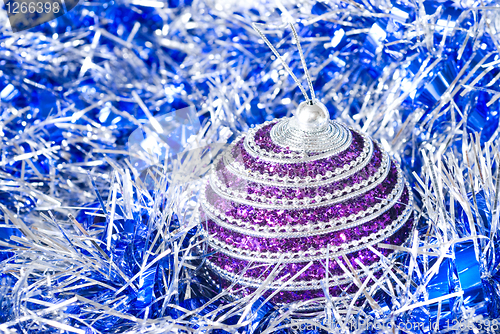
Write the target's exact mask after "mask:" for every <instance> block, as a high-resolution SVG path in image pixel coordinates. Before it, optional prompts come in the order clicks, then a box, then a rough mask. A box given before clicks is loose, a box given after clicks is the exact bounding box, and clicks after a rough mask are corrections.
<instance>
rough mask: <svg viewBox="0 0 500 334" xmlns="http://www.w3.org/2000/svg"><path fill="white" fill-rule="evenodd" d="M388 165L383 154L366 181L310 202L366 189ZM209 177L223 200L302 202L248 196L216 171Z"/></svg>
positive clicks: (291, 203) (284, 203) (296, 203)
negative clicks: (233, 187)
mask: <svg viewBox="0 0 500 334" xmlns="http://www.w3.org/2000/svg"><path fill="white" fill-rule="evenodd" d="M388 165H389V155H388V154H386V153H385V152H384V155H383V158H382V162H381V164H380V166H379V168H378V170H377V171H376V172H375V174H373V175H372V176H370V177H369V178H368V179H366V180H363V181H361V182H360V183H357V184H354V185H352V186H350V187H346V188H343V189H341V190H336V191H335V192H334V193H329V194H327V195H324V196H319V195H317V196H315V197H314V198H311V200H314V201H315V202H316V203H321V202H324V201H328V200H330V199H331V198H332V197H333V196H340V195H341V194H342V193H347V192H351V191H355V190H358V189H359V188H360V187H366V186H367V185H368V184H370V183H371V182H374V181H376V180H377V179H378V178H379V177H380V176H381V175H382V174H383V173H384V172H385V170H386V168H387V166H388ZM209 177H210V184H211V186H212V188H213V189H215V188H217V191H216V192H217V193H218V194H219V193H220V194H221V195H220V196H221V197H224V198H230V197H236V198H245V197H247V196H250V197H251V198H252V199H253V200H258V202H257V203H262V202H271V203H272V204H274V205H294V206H295V205H300V204H299V201H302V200H299V199H294V200H290V199H284V198H283V199H278V198H275V197H274V196H273V197H271V198H269V197H267V196H263V195H256V194H248V193H246V192H240V191H238V190H235V189H232V188H230V187H227V186H226V185H225V182H224V181H222V180H221V179H220V178H219V177H218V175H217V172H216V171H212V172H211V173H210V174H209ZM283 188H284V187H283ZM284 189H297V188H284Z"/></svg>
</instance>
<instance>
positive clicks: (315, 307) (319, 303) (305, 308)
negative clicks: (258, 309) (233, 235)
mask: <svg viewBox="0 0 500 334" xmlns="http://www.w3.org/2000/svg"><path fill="white" fill-rule="evenodd" d="M205 276H206V277H207V280H209V281H210V282H211V284H212V285H213V286H219V285H218V282H216V281H215V280H214V279H212V278H211V277H210V275H209V274H208V269H205ZM225 293H226V295H227V297H228V298H230V299H232V300H239V299H241V296H237V295H235V294H234V293H232V292H231V291H228V290H225ZM352 296H354V294H346V295H343V296H341V297H332V298H331V299H332V300H333V301H334V302H340V303H345V304H346V305H349V303H350V301H351V300H352ZM313 301H314V303H315V304H312V305H302V306H300V307H298V308H297V310H299V311H301V312H312V311H323V309H324V305H325V303H326V299H325V298H324V297H320V298H315V299H314V300H313ZM275 305H277V306H278V307H282V306H286V305H288V303H276V304H275Z"/></svg>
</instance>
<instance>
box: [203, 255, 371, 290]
mask: <svg viewBox="0 0 500 334" xmlns="http://www.w3.org/2000/svg"><path fill="white" fill-rule="evenodd" d="M206 264H207V266H208V267H209V268H210V270H212V271H213V272H215V273H216V274H217V275H219V276H221V277H222V278H224V279H225V280H227V281H231V282H236V281H237V282H238V284H241V285H244V286H246V287H250V288H258V287H260V286H261V285H262V284H263V283H264V280H259V279H255V278H248V277H242V276H240V275H235V274H233V273H231V272H229V271H227V270H224V269H222V268H220V267H219V266H217V265H216V264H214V263H212V262H211V261H210V260H209V259H206ZM377 266H379V264H378V263H373V264H371V265H370V266H368V267H367V268H368V269H370V270H373V269H375V268H376V267H377ZM364 272H365V271H364V270H363V269H360V270H357V271H356V273H357V275H358V277H362V278H363V277H366V276H367V274H365V273H364ZM328 278H329V281H328V286H329V287H332V286H338V285H342V284H346V283H350V282H352V278H351V276H350V275H347V274H345V273H344V274H343V275H339V276H335V275H333V276H332V275H331V274H330V275H329V276H328ZM322 281H323V280H311V281H295V282H292V283H289V284H287V286H286V287H285V288H283V289H282V290H283V291H304V290H318V289H321V282H322ZM283 283H285V282H284V281H283V282H278V283H275V284H270V285H269V288H270V289H274V290H276V289H278V288H280V287H281V286H282V285H283Z"/></svg>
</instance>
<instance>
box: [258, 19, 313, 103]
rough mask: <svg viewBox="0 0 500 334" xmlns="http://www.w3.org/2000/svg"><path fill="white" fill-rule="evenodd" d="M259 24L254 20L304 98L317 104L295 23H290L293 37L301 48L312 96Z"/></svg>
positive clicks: (301, 57)
mask: <svg viewBox="0 0 500 334" xmlns="http://www.w3.org/2000/svg"><path fill="white" fill-rule="evenodd" d="M258 25H261V26H262V25H263V24H260V23H255V22H253V23H252V27H253V29H254V30H255V31H256V32H257V33H258V34H259V36H260V37H261V38H262V40H263V41H264V42H265V43H266V44H267V46H268V47H269V48H270V49H271V51H272V52H273V53H274V55H275V56H276V57H277V58H278V59H279V60H280V61H281V64H282V65H283V67H284V68H285V69H286V71H287V72H288V74H290V76H291V77H292V79H293V80H294V81H295V83H296V84H297V86H298V87H299V89H300V91H301V92H302V95H304V98H305V99H306V103H307V104H309V105H313V104H315V103H316V95H315V94H314V88H313V85H312V80H311V76H310V74H309V71H308V69H307V65H306V60H305V57H304V53H303V52H302V47H301V45H300V41H299V35H298V34H297V30H296V29H295V27H294V26H293V24H292V23H289V25H290V28H291V29H292V34H293V37H294V39H295V42H296V43H297V48H298V50H299V55H300V61H301V63H302V67H303V68H304V73H305V75H306V78H307V83H308V85H309V90H310V92H311V98H309V96H308V95H307V91H306V90H305V89H304V87H303V86H302V84H301V83H300V81H299V79H298V78H297V77H296V76H295V74H294V73H293V71H292V69H291V68H290V67H289V66H288V64H287V63H286V62H285V60H284V59H283V57H281V55H280V54H279V52H278V50H276V48H275V47H274V46H273V45H272V44H271V42H270V41H269V39H268V38H267V37H266V35H265V34H264V32H263V31H262V30H261V29H259V27H258Z"/></svg>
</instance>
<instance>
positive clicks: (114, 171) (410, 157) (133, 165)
mask: <svg viewBox="0 0 500 334" xmlns="http://www.w3.org/2000/svg"><path fill="white" fill-rule="evenodd" d="M291 18H293V20H294V23H295V25H296V27H297V30H298V32H299V36H300V40H301V42H302V47H303V50H304V54H305V58H306V61H307V64H308V66H309V68H310V71H311V74H312V77H313V84H314V89H315V91H316V95H317V97H318V99H319V100H321V101H322V102H323V103H324V104H325V105H326V106H327V108H328V110H329V111H330V113H331V114H332V115H331V117H332V118H334V119H337V120H339V121H341V122H343V123H345V124H347V125H349V126H352V127H353V128H356V129H358V130H360V131H362V132H364V133H367V134H368V135H370V136H372V137H373V138H374V139H376V140H378V141H379V142H380V143H381V145H382V146H383V148H384V150H386V151H388V152H389V153H390V154H391V155H392V156H393V158H394V159H396V160H397V161H399V162H400V164H401V166H402V169H403V171H404V173H405V174H406V177H407V179H409V180H410V181H411V183H412V185H413V187H414V196H415V199H416V205H415V206H416V209H415V212H414V216H415V219H416V220H417V221H418V228H417V229H416V230H414V231H413V235H412V237H411V240H410V241H409V242H408V243H407V244H405V245H404V246H403V247H398V249H397V252H396V253H394V254H397V255H394V256H391V257H388V258H386V257H384V256H383V255H382V254H380V256H381V266H383V268H384V274H383V275H382V276H381V277H378V278H375V277H373V275H372V278H373V279H374V280H375V281H376V285H377V287H378V289H377V290H376V291H377V292H376V293H374V294H372V295H371V294H368V293H366V291H365V292H363V291H364V290H363V287H362V283H361V282H359V280H356V278H355V277H353V282H354V283H355V284H359V286H360V289H359V293H357V294H356V296H355V297H354V299H353V300H352V302H351V303H350V304H349V305H339V304H338V302H337V301H336V300H335V299H334V298H330V297H329V295H328V292H327V291H325V292H326V293H325V298H327V303H326V307H325V309H324V310H323V311H318V312H316V313H314V314H307V315H306V314H302V313H300V312H298V311H297V309H298V305H296V304H291V305H288V306H283V307H276V306H275V305H273V304H271V303H270V302H269V301H268V300H267V299H266V298H265V297H263V296H264V292H265V291H266V286H265V283H264V286H262V287H261V288H260V289H257V290H256V291H255V293H253V294H250V295H249V296H246V297H245V298H242V299H239V300H232V299H231V298H228V296H227V293H226V291H225V290H224V289H222V288H221V287H220V286H218V285H217V284H214V283H212V282H211V281H209V280H207V278H206V277H205V276H203V275H202V274H201V273H202V272H203V270H201V268H203V266H204V259H205V257H206V256H208V255H210V254H207V253H206V252H205V253H203V250H205V251H206V247H205V246H204V245H205V241H204V239H203V238H202V237H201V227H200V223H199V220H198V217H197V215H196V212H197V207H198V205H199V204H198V197H199V191H200V188H201V182H202V180H201V179H202V177H204V176H205V175H206V173H207V171H208V170H209V169H210V166H211V163H212V162H213V161H214V159H215V158H216V157H217V156H218V155H219V153H220V152H221V151H222V150H223V149H224V148H225V147H226V146H227V145H228V144H229V143H231V142H232V141H233V140H234V139H235V138H236V137H237V136H238V135H239V134H240V133H242V132H244V131H246V130H248V129H249V128H250V127H253V126H254V125H257V124H260V123H262V122H264V121H268V120H272V119H274V118H276V117H283V116H285V115H290V113H291V111H292V110H294V109H295V108H296V107H297V105H298V103H300V102H301V100H302V97H301V93H300V90H299V89H298V88H297V85H296V84H295V83H294V82H293V80H292V79H291V78H289V77H288V74H287V73H286V71H285V70H284V68H283V65H282V64H281V63H280V61H279V60H278V59H276V58H275V57H274V55H273V54H272V52H271V51H270V50H269V49H268V48H267V46H266V45H265V44H264V43H263V42H262V41H261V39H260V37H259V36H258V35H257V34H256V33H255V32H254V31H253V29H252V23H253V22H258V23H265V24H268V25H270V26H271V28H269V29H268V30H267V31H266V34H267V37H268V38H269V39H270V41H271V42H272V44H274V45H275V46H276V48H277V49H278V50H279V52H280V53H281V54H282V55H283V57H284V59H285V60H286V61H287V62H288V64H289V65H290V67H291V68H292V69H293V70H294V72H295V73H296V75H297V76H298V77H299V79H300V80H304V81H305V78H304V76H303V72H302V69H301V65H300V58H299V55H298V53H297V45H296V44H295V42H294V39H293V38H292V36H291V33H290V32H289V30H287V29H284V28H283V27H282V25H283V24H284V23H287V22H289V21H290V20H291ZM273 26H274V27H275V28H272V27H273ZM0 27H1V28H0V74H1V79H0V100H1V107H0V136H1V141H0V152H1V158H0V212H1V213H0V215H1V216H0V218H1V220H0V221H1V224H0V247H1V248H0V250H1V253H0V261H1V262H0V263H1V265H0V332H4V333H48V332H59V333H118V332H129V333H138V332H140V333H167V332H175V333H187V332H211V333H225V332H229V333H236V332H239V333H272V332H278V333H292V332H293V333H299V332H300V333H301V332H304V333H305V332H307V333H320V332H321V333H323V332H332V333H364V332H372V333H379V332H380V333H382V332H390V333H397V332H399V333H426V334H427V333H445V332H453V333H469V332H470V333H472V332H474V333H498V331H499V330H500V329H499V327H500V324H499V323H497V320H496V319H497V318H499V317H500V304H499V302H500V300H499V294H500V282H499V278H500V277H499V275H500V274H499V273H498V270H499V265H500V248H499V243H498V242H499V240H498V235H497V232H498V231H499V224H498V220H499V212H498V195H499V188H500V177H499V175H500V168H498V166H499V165H498V164H499V160H500V155H499V146H498V141H497V139H498V135H499V132H498V120H499V114H498V112H499V110H500V102H499V100H500V80H499V79H500V59H499V55H500V54H499V50H500V49H499V47H500V7H499V5H498V3H496V2H495V1H473V0H471V1H454V2H451V1H448V2H440V1H425V2H423V1H420V0H418V1H413V0H412V1H394V2H391V1H384V0H363V1H357V2H355V1H350V0H346V1H324V2H323V1H321V2H314V1H303V2H299V1H297V2H294V1H282V2H273V1H269V2H264V1H262V2H258V1H225V0H218V1H216V0H209V1H198V0H194V1H190V0H185V1H183V0H180V1H176V0H171V1H168V2H162V1H156V0H144V1H142V0H140V1H139V0H138V1H135V0H132V1H128V0H123V1H122V0H119V1H111V2H97V1H86V2H83V1H82V2H80V4H79V5H78V6H77V7H75V8H74V9H73V10H72V11H71V12H69V13H68V14H66V15H64V16H61V17H59V18H58V19H57V20H54V21H51V22H48V23H45V24H42V25H40V26H38V27H35V28H33V29H30V30H27V31H24V32H20V33H12V31H11V29H10V26H9V23H8V19H7V16H6V14H5V12H0ZM346 274H349V272H348V270H347V272H346ZM367 275H370V273H367ZM268 283H269V282H268Z"/></svg>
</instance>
